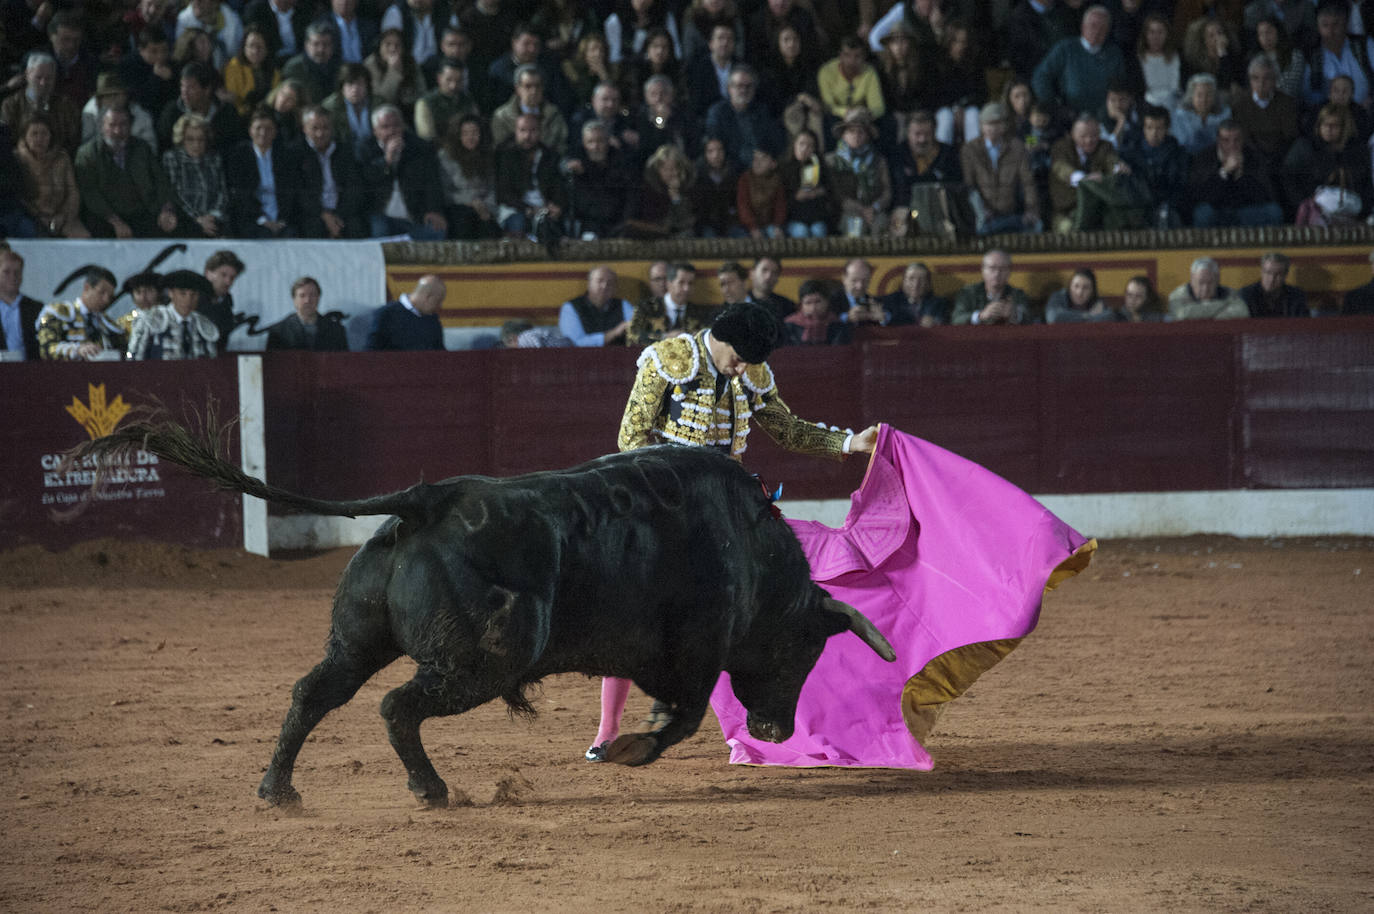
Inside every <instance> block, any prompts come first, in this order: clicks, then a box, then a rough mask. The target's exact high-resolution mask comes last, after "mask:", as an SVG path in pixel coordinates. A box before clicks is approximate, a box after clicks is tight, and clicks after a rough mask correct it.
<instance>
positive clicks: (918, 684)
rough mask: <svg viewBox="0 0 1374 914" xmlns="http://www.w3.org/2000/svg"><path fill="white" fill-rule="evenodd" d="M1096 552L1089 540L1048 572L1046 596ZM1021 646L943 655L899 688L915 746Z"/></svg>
mask: <svg viewBox="0 0 1374 914" xmlns="http://www.w3.org/2000/svg"><path fill="white" fill-rule="evenodd" d="M1096 551H1097V540H1095V539H1090V540H1088V541H1087V542H1086V543H1084V544H1083V545H1081V546H1079V547H1078V548H1077V549H1075V550H1074V552H1073V555H1071V556H1069V557H1068V558H1066V559H1064V561H1062V562H1060V563H1059V564H1058V565H1056V566H1055V568H1054V571H1052V572H1050V577H1049V580H1048V581H1046V582H1045V591H1044V592H1045V593H1047V594H1048V593H1049V592H1050V591H1051V590H1054V589H1055V588H1056V587H1058V586H1059V585H1060V584H1062V583H1063V582H1064V581H1067V580H1068V579H1069V578H1071V577H1073V576H1074V575H1076V574H1078V573H1079V572H1081V571H1083V569H1085V568H1087V567H1088V563H1089V562H1091V561H1092V558H1093V553H1094V552H1096ZM1020 643H1021V639H1020V638H1004V639H1002V640H999V641H980V642H977V643H974V644H965V645H963V646H962V647H956V648H954V649H953V650H950V651H945V652H944V653H943V654H941V655H939V656H938V657H935V658H933V659H932V660H931V661H930V662H929V663H927V664H926V665H925V666H924V667H923V668H922V669H921V672H919V673H917V674H916V675H915V676H912V677H911V678H910V679H908V680H907V681H906V685H905V686H904V687H903V688H902V719H903V720H905V721H906V726H907V729H908V730H910V731H911V735H912V736H914V737H915V738H916V741H917V742H918V743H921V744H922V745H925V742H926V738H927V737H928V736H930V732H931V731H932V730H933V729H934V728H935V722H936V721H937V720H939V719H940V714H941V713H942V712H943V711H944V709H945V705H946V703H948V702H950V701H953V700H954V699H956V698H958V697H959V696H960V695H962V694H964V692H966V691H968V689H969V687H970V686H972V685H973V683H974V682H975V681H976V680H977V679H978V677H979V676H981V675H983V674H984V673H985V672H987V671H988V670H990V669H992V668H993V667H994V666H996V665H997V664H998V662H1000V661H1001V660H1002V658H1004V657H1006V656H1007V655H1008V654H1010V653H1011V652H1012V650H1013V649H1014V648H1015V647H1016V646H1017V645H1018V644H1020Z"/></svg>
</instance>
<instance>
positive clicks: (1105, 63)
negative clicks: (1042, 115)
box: [1031, 6, 1130, 114]
mask: <svg viewBox="0 0 1374 914" xmlns="http://www.w3.org/2000/svg"><path fill="white" fill-rule="evenodd" d="M1111 30H1112V16H1111V13H1110V12H1108V11H1107V8H1106V7H1105V6H1092V7H1089V8H1088V10H1087V11H1086V12H1084V14H1083V19H1082V22H1081V23H1080V25H1079V34H1078V35H1077V36H1075V37H1073V38H1064V39H1062V40H1060V41H1059V42H1058V43H1056V44H1055V45H1054V47H1052V48H1050V51H1049V53H1048V54H1046V55H1045V57H1044V59H1043V60H1041V61H1040V63H1039V64H1038V65H1037V66H1036V67H1035V74H1034V75H1033V76H1032V77H1031V85H1032V86H1033V87H1034V89H1035V97H1036V98H1038V99H1040V100H1041V101H1049V102H1053V103H1055V104H1057V105H1059V107H1060V108H1061V109H1065V110H1067V111H1069V112H1072V113H1075V114H1076V113H1078V112H1080V111H1100V110H1101V109H1102V105H1103V103H1104V102H1106V100H1107V86H1108V85H1109V84H1110V83H1111V81H1112V80H1114V79H1122V78H1125V77H1128V76H1129V75H1130V74H1129V73H1128V72H1127V70H1126V58H1125V56H1124V55H1123V54H1122V53H1121V49H1120V48H1118V47H1117V46H1116V45H1114V44H1112V43H1111V42H1110V41H1109V40H1108V37H1109V35H1110V34H1111Z"/></svg>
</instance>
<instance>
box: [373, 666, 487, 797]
mask: <svg viewBox="0 0 1374 914" xmlns="http://www.w3.org/2000/svg"><path fill="white" fill-rule="evenodd" d="M500 694H501V692H500V690H499V688H496V687H493V688H491V689H490V690H489V691H484V692H478V691H473V690H472V689H459V688H457V687H456V684H455V682H454V680H453V679H452V678H451V677H449V676H446V675H445V674H444V673H442V672H440V671H438V670H436V669H435V668H434V667H430V666H422V667H420V668H419V669H418V670H416V671H415V678H414V679H412V680H410V682H407V683H406V684H405V685H403V686H399V687H397V688H395V689H392V690H391V691H390V692H388V693H387V696H386V697H385V698H383V699H382V718H383V719H384V720H386V735H387V737H388V738H390V740H391V747H392V748H393V749H395V750H396V754H397V755H399V756H400V757H401V763H402V764H404V765H405V766H406V775H407V778H406V786H407V787H409V788H410V792H411V793H413V794H415V796H416V797H417V798H418V799H419V800H420V802H421V803H424V804H425V805H427V806H432V807H436V808H440V807H444V806H447V805H448V785H447V784H445V783H444V779H443V778H441V777H439V773H438V772H437V771H435V770H434V765H433V764H431V763H430V760H429V755H428V754H426V752H425V747H424V744H423V743H422V742H420V724H422V723H424V722H425V721H426V720H427V719H429V718H431V717H439V716H442V715H449V714H462V713H463V712H464V711H468V710H471V709H472V708H475V707H477V706H478V705H481V704H485V703H486V702H488V701H491V700H492V699H493V698H496V697H497V696H499V695H500Z"/></svg>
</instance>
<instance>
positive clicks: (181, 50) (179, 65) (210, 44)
mask: <svg viewBox="0 0 1374 914" xmlns="http://www.w3.org/2000/svg"><path fill="white" fill-rule="evenodd" d="M192 63H200V64H204V65H205V66H207V67H209V68H210V69H211V70H213V71H215V72H216V73H218V72H219V65H218V64H216V63H215V42H214V40H213V39H212V38H211V37H210V33H209V32H207V31H205V29H200V28H189V29H186V30H185V31H183V32H182V33H181V34H179V35H177V38H176V44H175V45H173V46H172V64H173V66H175V67H176V69H177V71H178V72H180V71H181V70H184V69H186V66H187V65H188V64H192Z"/></svg>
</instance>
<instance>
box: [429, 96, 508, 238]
mask: <svg viewBox="0 0 1374 914" xmlns="http://www.w3.org/2000/svg"><path fill="white" fill-rule="evenodd" d="M438 161H439V177H440V180H441V181H442V182H443V190H444V202H445V205H444V214H445V217H446V218H447V219H448V224H449V236H450V237H452V238H457V239H459V240H461V241H475V240H477V239H479V238H499V237H500V235H501V227H500V226H499V225H497V224H496V212H497V204H496V165H495V163H494V162H493V160H492V153H491V145H490V144H489V143H488V142H487V135H486V130H485V128H484V127H483V123H482V118H480V117H478V116H477V115H475V114H469V115H467V116H466V117H460V118H459V119H458V120H456V121H451V122H450V123H449V125H448V131H447V132H446V133H445V135H444V142H443V145H442V146H440V147H439V155H438Z"/></svg>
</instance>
